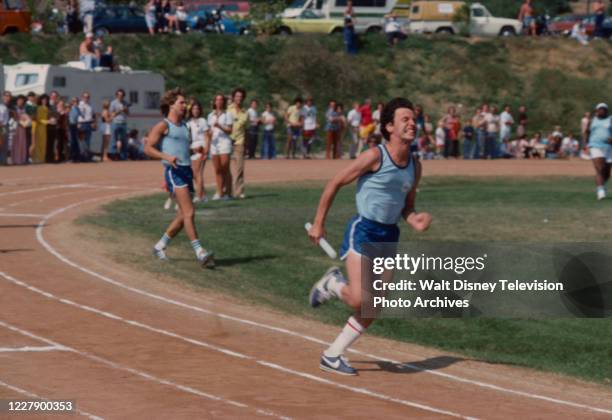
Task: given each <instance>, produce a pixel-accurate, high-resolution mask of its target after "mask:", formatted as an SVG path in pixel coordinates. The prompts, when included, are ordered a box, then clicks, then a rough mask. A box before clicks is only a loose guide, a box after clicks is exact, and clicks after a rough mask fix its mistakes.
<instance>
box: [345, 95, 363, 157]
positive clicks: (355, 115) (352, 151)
mask: <svg viewBox="0 0 612 420" xmlns="http://www.w3.org/2000/svg"><path fill="white" fill-rule="evenodd" d="M346 119H347V122H348V128H349V130H350V133H351V147H350V148H349V157H350V158H351V159H355V158H356V157H357V153H359V152H360V151H361V147H359V143H360V138H359V126H360V124H361V112H359V103H358V102H354V103H353V109H351V110H350V111H349V113H348V115H347V116H346Z"/></svg>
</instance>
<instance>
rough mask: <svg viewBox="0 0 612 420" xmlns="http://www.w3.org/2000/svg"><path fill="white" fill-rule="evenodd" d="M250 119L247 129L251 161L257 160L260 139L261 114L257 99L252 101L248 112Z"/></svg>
mask: <svg viewBox="0 0 612 420" xmlns="http://www.w3.org/2000/svg"><path fill="white" fill-rule="evenodd" d="M247 115H248V117H249V128H248V129H247V147H248V156H249V159H255V152H256V151H257V141H258V137H259V124H260V122H261V121H260V119H259V113H258V112H257V99H253V100H251V104H250V106H249V109H248V110H247Z"/></svg>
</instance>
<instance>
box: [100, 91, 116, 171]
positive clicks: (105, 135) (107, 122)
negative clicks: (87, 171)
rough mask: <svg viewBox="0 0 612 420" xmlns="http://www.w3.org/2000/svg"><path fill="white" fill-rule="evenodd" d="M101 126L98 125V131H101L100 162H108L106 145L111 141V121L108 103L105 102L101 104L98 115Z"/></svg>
mask: <svg viewBox="0 0 612 420" xmlns="http://www.w3.org/2000/svg"><path fill="white" fill-rule="evenodd" d="M100 118H101V119H102V124H101V125H100V131H102V161H108V160H110V158H109V157H108V143H109V142H110V140H111V122H112V120H113V118H112V116H111V113H110V102H109V101H108V100H105V101H104V102H102V113H101V115H100Z"/></svg>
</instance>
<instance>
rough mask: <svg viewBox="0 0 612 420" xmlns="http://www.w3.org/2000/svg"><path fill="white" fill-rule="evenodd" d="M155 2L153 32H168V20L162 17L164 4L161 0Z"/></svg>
mask: <svg viewBox="0 0 612 420" xmlns="http://www.w3.org/2000/svg"><path fill="white" fill-rule="evenodd" d="M154 2H155V32H160V33H161V32H168V21H167V20H166V18H165V17H164V5H163V4H162V0H154Z"/></svg>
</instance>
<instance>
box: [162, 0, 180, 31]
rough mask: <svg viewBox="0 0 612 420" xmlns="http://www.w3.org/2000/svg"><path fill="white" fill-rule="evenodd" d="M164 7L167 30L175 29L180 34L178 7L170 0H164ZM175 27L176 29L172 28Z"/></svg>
mask: <svg viewBox="0 0 612 420" xmlns="http://www.w3.org/2000/svg"><path fill="white" fill-rule="evenodd" d="M162 9H163V11H164V18H165V19H166V22H167V25H168V26H167V31H168V33H172V32H173V31H174V32H175V33H177V34H180V33H181V32H180V31H179V27H178V19H177V17H176V7H174V4H172V2H171V1H170V0H164V2H163V4H162ZM172 28H174V29H172Z"/></svg>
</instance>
